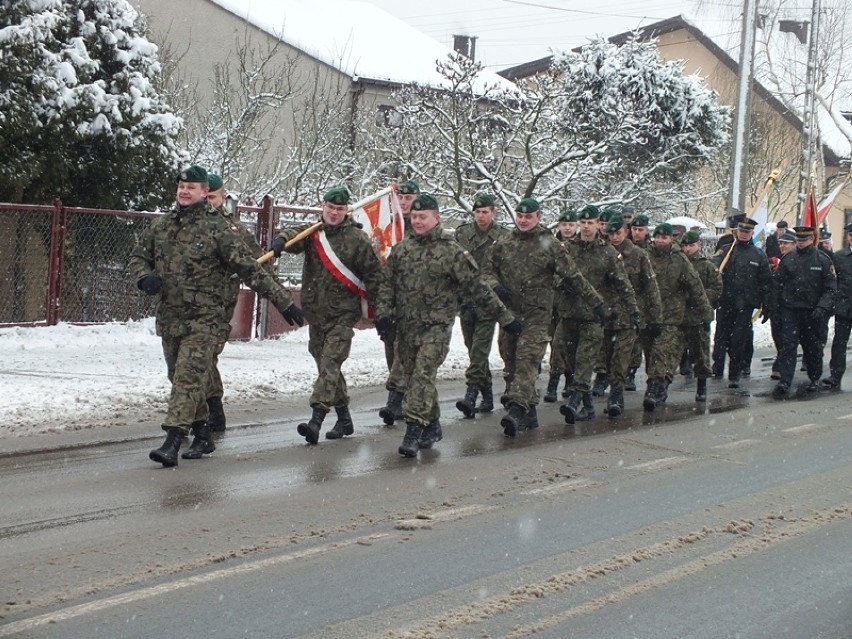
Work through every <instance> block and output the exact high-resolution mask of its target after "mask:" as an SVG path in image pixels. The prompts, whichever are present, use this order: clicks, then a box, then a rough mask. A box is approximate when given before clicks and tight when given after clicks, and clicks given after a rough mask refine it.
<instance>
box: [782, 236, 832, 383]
mask: <svg viewBox="0 0 852 639" xmlns="http://www.w3.org/2000/svg"><path fill="white" fill-rule="evenodd" d="M794 231H795V233H796V250H795V251H794V252H792V253H790V254H789V255H787V256H786V257H785V258H784V259H783V260H781V263H780V264H779V265H778V274H777V284H778V301H779V307H780V313H781V350H780V352H779V353H778V372H779V373H780V375H781V379H780V381H779V382H778V384H777V386H775V389H774V390H773V391H772V396H773V397H774V398H775V399H783V398H784V397H786V396H787V393H788V392H789V390H790V384H791V383H792V382H793V375H794V373H795V370H796V349H797V348H798V346H799V343H800V342H801V344H802V358H803V360H804V362H805V367H806V369H807V372H808V378H809V379H810V384H808V387H807V390H808V392H815V391H816V390H817V381H818V380H819V378H820V377H821V376H822V349H823V344H822V342H821V341H820V334H819V333H820V326H821V324H822V323H823V322H824V321H825V318H826V317H827V316H829V315H830V314H831V310H832V306H833V302H834V294H835V291H836V290H837V278H836V277H835V274H834V265H833V263H832V261H831V259H830V258H829V257H828V256H827V255H825V253H823V252H822V251H819V250H817V248H816V246H814V240H815V237H814V228H813V227H810V226H797V227H796V228H795V229H794Z"/></svg>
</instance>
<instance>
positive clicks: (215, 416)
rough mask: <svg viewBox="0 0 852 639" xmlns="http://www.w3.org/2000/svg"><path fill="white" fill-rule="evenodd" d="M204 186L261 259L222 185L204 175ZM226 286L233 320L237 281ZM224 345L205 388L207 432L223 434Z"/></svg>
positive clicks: (212, 203)
mask: <svg viewBox="0 0 852 639" xmlns="http://www.w3.org/2000/svg"><path fill="white" fill-rule="evenodd" d="M207 184H208V186H209V188H210V191H209V192H208V193H207V203H208V204H209V205H210V207H211V208H212V209H213V210H215V211H216V212H217V213H219V215H221V216H222V217H224V218H225V219H226V220H227V221H228V223H229V224H230V225H231V226H233V227H236V228H237V230H239V232H240V234H241V235H242V237H243V240H244V241H245V243H246V246H247V247H248V249H249V251H251V254H252V255H253V256H254V257H255V258H258V257H260V256H261V255H263V254H264V252H265V251H264V250H263V249H262V248H261V247H260V244H258V243H257V240H256V239H255V237H254V235H252V232H251V231H249V230H248V228H246V226H245V225H244V224H243V223H242V222H240V221H239V220H238V219H237V218H235V217H234V216H233V215H232V214H231V211H230V210H228V208H227V207H226V206H225V198H226V197H227V194H226V193H225V185H224V183H223V182H222V178H221V177H219V176H218V175H216V174H215V173H209V174H208V175H207ZM264 268H265V269H266V270H267V271H268V272H269V273H270V274H271V275H273V276H274V273H273V270H272V262H271V261H270V262H266V263H265V264H264ZM229 284H230V290H229V291H228V294H227V295H226V296H225V301H226V303H227V307H226V309H225V312H226V313H227V314H228V316H229V317H232V316H233V314H234V309H235V308H236V306H237V299H238V297H239V293H240V278H239V277H236V276H232V277H231V280H230V282H229ZM226 343H227V337H226V338H225V339H224V340H222V348H221V349H220V350H219V352H218V353H216V356H215V357H214V358H213V366H212V367H211V368H210V381H209V383H208V387H207V409H208V415H207V423H208V424H210V430H212V431H213V432H220V431H223V430H225V424H226V420H225V409H224V406H223V405H222V396H223V395H224V394H225V389H224V386H223V385H222V376H221V374H220V373H219V355H221V353H222V349H224V348H225V344H226Z"/></svg>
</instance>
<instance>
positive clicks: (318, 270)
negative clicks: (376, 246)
mask: <svg viewBox="0 0 852 639" xmlns="http://www.w3.org/2000/svg"><path fill="white" fill-rule="evenodd" d="M306 228H307V225H306V226H302V227H299V228H288V229H285V230H282V231H281V233H280V234H279V235H278V237H283V238H284V239H285V240H289V239H290V238H292V237H295V236H296V235H298V234H299V233H300V232H301V231H303V230H304V229H306ZM321 231H325V237H326V238H327V239H328V243H329V244H330V246H331V248H332V250H333V251H334V254H335V255H336V256H337V257H338V258H339V259H340V261H341V262H343V264H344V265H345V266H346V267H347V268H348V269H349V271H351V272H352V274H354V275H355V276H356V277H358V278H359V279H360V280H361V281H362V283H363V284H364V287H365V288H366V289H367V300H368V301H369V302H370V303H375V297H376V294H377V293H378V290H379V282H380V280H381V278H382V265H381V262H380V261H379V258H378V257H377V256H376V253H375V251H373V247H372V245H371V244H370V238H369V237H368V236H367V234H366V233H364V231H362V230H361V227H360V225H359V224H358V223H357V222H355V221H353V220H352V218H351V217H348V216H347V217H346V218H344V219H343V221H342V222H341V223H340V224H338V225H337V226H328V225H323V226H321V227H320V228H319V230H318V231H317V232H316V233H313V234H311V235H308V236H307V237H305V238H303V239H301V240H299V241H298V242H296V243H295V244H293V245H292V246H289V247H287V248H286V249H285V250H286V251H287V252H288V253H295V254H299V253H304V254H305V263H304V266H303V267H302V299H301V303H302V308H303V310H304V311H305V319H307V320H308V321H309V322H327V321H329V320H338V319H339V320H340V321H342V322H344V323H347V324H348V323H350V322H351V323H352V324H353V325H354V324H355V323H356V322H357V321H358V320H359V319H360V318H361V317H362V314H363V311H362V308H361V297H360V296H359V295H358V294H357V293H355V292H354V291H352V290H351V289H349V288H348V287H347V286H346V285H344V284H343V283H342V282H341V281H340V280H338V279H337V278H336V277H335V276H334V275H333V274H332V272H331V271H330V270H329V269H328V267H327V266H326V265H325V264H324V263H323V261H322V259H320V253H319V252H318V249H317V244H316V241H317V239H318V237H319V236H318V235H317V233H320V232H321Z"/></svg>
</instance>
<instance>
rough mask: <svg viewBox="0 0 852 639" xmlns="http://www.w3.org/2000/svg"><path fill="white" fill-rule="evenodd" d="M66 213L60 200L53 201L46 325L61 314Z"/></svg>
mask: <svg viewBox="0 0 852 639" xmlns="http://www.w3.org/2000/svg"><path fill="white" fill-rule="evenodd" d="M67 226H68V214H67V213H66V211H65V207H64V206H62V200H60V199H58V198H57V199H56V200H55V201H54V202H53V218H52V220H51V225H50V261H49V263H48V271H47V304H46V307H47V308H46V315H47V317H46V319H47V325H48V326H55V325H56V324H57V323H58V322H59V320H60V319H61V316H62V308H61V306H62V277H63V275H64V273H63V270H64V268H65V232H66V229H67Z"/></svg>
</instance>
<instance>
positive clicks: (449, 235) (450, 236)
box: [441, 229, 456, 240]
mask: <svg viewBox="0 0 852 639" xmlns="http://www.w3.org/2000/svg"><path fill="white" fill-rule="evenodd" d="M441 239H442V240H454V239H456V232H455V231H454V230H453V229H441Z"/></svg>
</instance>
